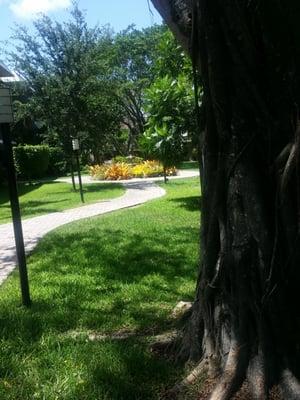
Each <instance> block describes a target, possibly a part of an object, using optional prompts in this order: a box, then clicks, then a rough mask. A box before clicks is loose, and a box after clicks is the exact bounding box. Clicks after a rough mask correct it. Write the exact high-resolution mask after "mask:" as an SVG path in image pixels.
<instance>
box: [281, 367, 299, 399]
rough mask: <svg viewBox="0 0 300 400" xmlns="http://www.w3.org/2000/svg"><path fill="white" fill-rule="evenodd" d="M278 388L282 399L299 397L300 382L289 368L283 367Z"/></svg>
mask: <svg viewBox="0 0 300 400" xmlns="http://www.w3.org/2000/svg"><path fill="white" fill-rule="evenodd" d="M280 389H281V391H282V397H283V398H284V399H288V400H299V399H300V383H299V381H298V379H297V378H296V377H295V375H294V374H293V373H292V372H291V371H290V370H289V369H285V370H284V371H283V373H282V376H281V382H280Z"/></svg>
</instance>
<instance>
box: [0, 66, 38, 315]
mask: <svg viewBox="0 0 300 400" xmlns="http://www.w3.org/2000/svg"><path fill="white" fill-rule="evenodd" d="M3 70H4V67H3V66H1V65H0V73H1V75H0V78H1V77H3ZM8 73H9V72H8ZM6 76H10V75H6ZM11 122H13V113H12V103H11V93H10V89H9V88H6V87H0V133H1V136H2V140H3V146H4V163H5V167H6V170H7V178H8V189H9V198H10V204H11V212H12V219H13V228H14V235H15V242H16V251H17V259H18V265H19V273H20V282H21V294H22V303H23V305H24V306H26V307H29V306H30V305H31V300H30V293H29V284H28V274H27V265H26V256H25V247H24V238H23V230H22V221H21V213H20V205H19V197H18V190H17V180H16V171H15V166H14V159H13V150H12V144H11V136H10V123H11Z"/></svg>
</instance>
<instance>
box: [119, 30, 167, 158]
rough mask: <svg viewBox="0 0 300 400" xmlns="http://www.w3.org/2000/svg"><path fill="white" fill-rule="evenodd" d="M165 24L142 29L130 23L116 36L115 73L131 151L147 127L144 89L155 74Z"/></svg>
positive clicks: (128, 148)
mask: <svg viewBox="0 0 300 400" xmlns="http://www.w3.org/2000/svg"><path fill="white" fill-rule="evenodd" d="M166 29H167V28H166V27H165V26H159V25H157V26H153V27H149V28H146V29H143V30H138V29H136V28H135V27H134V26H129V27H128V28H127V29H125V30H124V31H122V32H120V33H119V34H118V35H116V37H115V41H114V57H113V65H114V67H113V75H114V77H115V79H116V81H117V83H118V86H119V90H118V91H117V98H118V100H119V103H120V105H121V107H122V110H123V123H124V125H125V126H127V128H128V130H129V137H128V143H127V152H128V153H130V152H132V151H134V150H135V149H136V147H137V142H138V138H139V137H140V136H141V134H142V133H143V132H144V129H145V122H146V118H145V114H144V90H145V89H146V88H148V87H149V85H150V84H151V83H152V82H153V79H154V77H155V71H154V65H155V61H156V58H157V44H158V43H159V41H160V39H161V37H162V34H163V32H165V31H166Z"/></svg>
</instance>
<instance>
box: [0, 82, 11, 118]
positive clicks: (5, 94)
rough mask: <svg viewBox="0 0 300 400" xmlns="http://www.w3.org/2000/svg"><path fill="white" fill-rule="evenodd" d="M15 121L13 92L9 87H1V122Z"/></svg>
mask: <svg viewBox="0 0 300 400" xmlns="http://www.w3.org/2000/svg"><path fill="white" fill-rule="evenodd" d="M11 122H13V112H12V102H11V92H10V89H9V88H6V87H0V124H9V123H11Z"/></svg>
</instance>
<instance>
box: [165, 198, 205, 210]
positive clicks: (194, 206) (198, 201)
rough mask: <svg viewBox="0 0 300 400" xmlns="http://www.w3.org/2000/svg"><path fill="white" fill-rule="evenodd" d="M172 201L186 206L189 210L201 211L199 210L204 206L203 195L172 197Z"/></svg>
mask: <svg viewBox="0 0 300 400" xmlns="http://www.w3.org/2000/svg"><path fill="white" fill-rule="evenodd" d="M170 201H174V202H176V203H179V205H180V207H184V208H186V209H187V210H188V211H199V210H201V207H202V198H201V196H190V197H181V198H176V199H172V200H170Z"/></svg>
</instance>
